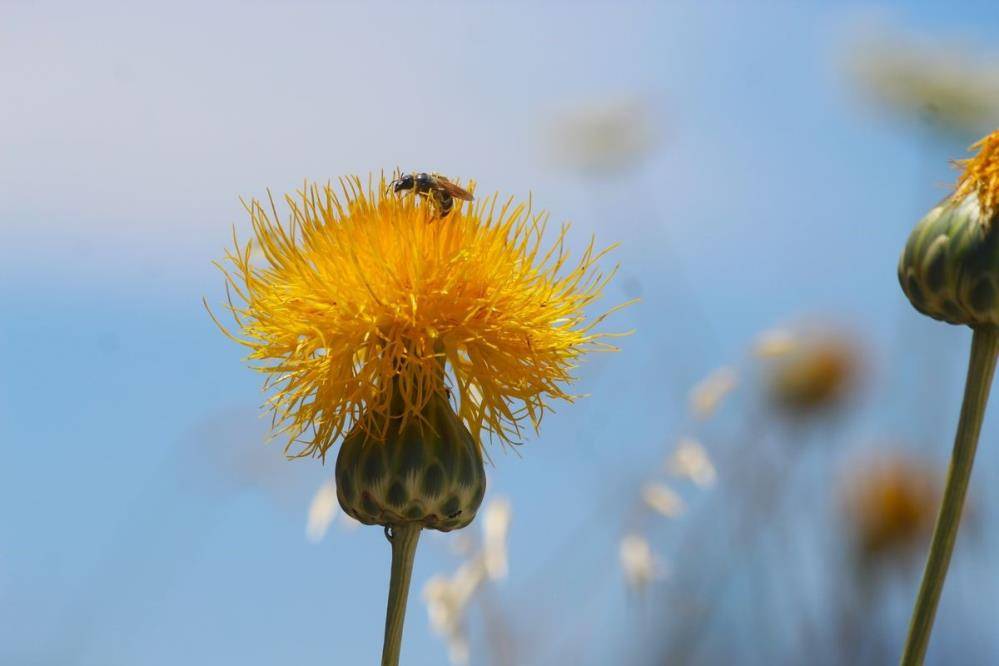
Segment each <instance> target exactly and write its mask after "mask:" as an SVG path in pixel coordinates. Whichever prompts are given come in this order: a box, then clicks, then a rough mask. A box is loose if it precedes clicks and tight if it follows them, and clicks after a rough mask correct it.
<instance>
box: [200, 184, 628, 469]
mask: <svg viewBox="0 0 999 666" xmlns="http://www.w3.org/2000/svg"><path fill="white" fill-rule="evenodd" d="M375 185H376V187H373V185H372V181H371V180H370V179H369V182H368V185H367V187H364V186H363V184H362V182H361V180H360V179H359V178H356V177H350V178H345V179H341V181H340V186H341V191H342V193H341V194H338V193H337V192H336V191H335V189H334V187H333V186H332V185H331V184H327V185H325V186H319V185H316V184H309V183H306V184H305V186H304V187H303V188H302V189H301V190H300V191H298V192H297V193H296V194H295V195H293V196H292V195H289V196H286V197H285V201H286V203H287V206H288V208H289V209H290V219H289V221H288V223H287V224H286V225H283V224H282V223H281V222H280V219H279V215H278V212H277V209H276V206H275V205H274V202H273V199H271V200H270V202H269V204H268V206H267V207H266V208H265V206H264V205H263V204H261V203H260V202H259V201H257V200H252V201H250V202H249V204H244V205H245V207H246V209H247V211H248V212H249V214H250V217H251V220H252V224H253V232H254V237H253V238H252V239H251V240H248V241H246V242H245V243H243V244H240V242H239V241H238V240H237V239H236V237H235V234H234V238H233V242H234V245H235V247H234V249H233V250H231V251H229V252H227V254H226V260H227V263H226V264H219V266H220V268H222V270H223V271H224V272H225V274H226V278H227V288H229V287H231V289H232V291H233V292H234V293H235V296H236V299H232V298H230V301H229V306H228V307H229V309H230V310H231V312H232V314H233V316H234V318H235V321H236V322H237V327H238V329H237V331H235V332H234V333H230V332H229V331H228V330H227V329H226V328H225V327H223V330H224V331H225V332H226V333H227V334H229V335H230V337H232V338H233V339H234V340H236V341H238V342H239V343H241V344H243V345H245V346H246V347H247V348H249V350H250V354H249V356H248V359H249V360H250V361H253V362H255V367H256V368H257V369H258V370H260V371H261V372H264V373H266V374H267V375H268V377H267V380H266V382H265V390H269V391H271V392H272V394H271V397H270V399H269V403H270V408H271V409H272V411H273V419H274V424H275V431H276V432H281V433H284V434H286V435H288V436H289V443H288V447H289V448H288V450H289V454H290V455H295V456H306V455H317V456H322V457H324V456H325V454H326V452H327V451H328V450H329V448H330V447H331V446H332V445H333V444H334V443H335V442H336V441H338V440H339V439H341V438H343V437H344V436H346V435H347V434H348V433H349V432H350V431H352V430H353V429H354V428H361V429H363V431H364V432H366V433H368V434H370V435H375V436H383V434H384V430H385V427H386V423H387V422H388V419H387V418H386V417H387V416H388V415H389V410H390V406H391V408H392V416H402V417H403V420H404V421H405V420H406V419H407V418H413V417H419V415H420V414H421V412H422V410H423V409H424V407H426V406H427V404H428V403H429V402H430V401H431V400H432V399H435V397H436V399H439V398H442V397H443V398H444V399H445V400H448V399H450V398H453V399H455V400H456V405H455V411H456V412H457V414H458V416H459V418H460V419H461V420H462V421H464V423H465V424H466V425H467V427H468V428H469V430H470V431H471V433H472V436H473V437H474V439H475V441H476V442H479V443H481V441H482V435H483V433H484V432H488V433H490V434H491V435H494V436H497V437H498V438H499V439H500V440H501V441H506V442H514V441H516V440H517V439H518V438H519V437H520V435H521V424H522V423H523V422H524V421H525V420H526V421H528V422H529V423H530V424H531V425H532V426H533V427H534V428H535V429H536V428H537V427H538V424H539V423H540V421H541V418H542V415H543V414H544V412H545V411H546V410H548V409H549V401H550V400H552V399H561V400H568V401H572V400H573V399H574V397H576V396H574V395H572V394H570V393H568V392H567V385H568V384H569V383H570V382H572V381H573V379H574V377H573V374H572V371H573V369H574V368H575V367H576V364H577V361H578V360H579V358H580V356H582V355H583V354H584V353H586V352H589V351H595V350H613V349H614V347H612V346H611V345H609V344H608V343H607V342H605V339H606V338H607V337H610V336H611V334H607V333H600V332H596V331H595V330H594V328H595V326H596V325H597V324H598V323H599V322H600V321H602V320H603V318H604V317H606V316H607V314H610V312H606V313H604V314H603V315H601V316H598V317H596V318H592V319H591V318H587V316H586V314H585V310H586V309H587V308H588V307H589V306H590V305H592V304H593V303H594V302H595V301H596V300H597V299H598V297H599V296H600V295H601V292H602V290H603V288H604V287H605V286H606V285H607V283H608V282H609V281H610V279H611V278H612V277H613V274H614V271H611V272H610V273H607V274H605V273H603V272H601V271H600V270H599V268H598V267H597V262H598V261H599V260H600V259H601V258H602V257H603V256H604V255H605V254H606V253H607V252H608V251H609V250H610V249H612V248H607V249H605V250H603V251H597V250H596V249H595V247H594V242H593V241H592V240H591V242H590V244H589V245H588V247H587V248H586V250H585V251H584V252H583V254H582V256H581V257H580V258H579V259H578V260H577V261H575V262H570V260H569V256H568V253H567V250H566V248H565V243H564V241H565V234H566V231H567V229H568V226H567V225H563V226H562V228H561V231H560V232H559V233H558V234H557V236H556V237H555V239H554V241H553V242H551V243H548V244H545V242H544V240H543V235H544V233H545V230H546V227H547V221H548V218H547V215H545V214H535V213H533V212H532V211H531V208H530V204H529V202H528V203H526V204H525V203H515V202H514V201H513V199H508V200H506V201H500V200H499V199H498V197H497V196H496V195H493V196H492V197H489V198H487V199H485V200H480V201H478V202H476V203H475V204H462V205H459V206H456V207H455V210H454V212H453V213H451V214H450V215H448V216H446V217H444V218H437V217H436V211H435V209H434V208H433V207H432V206H429V205H427V204H426V203H425V202H424V201H423V200H422V199H421V198H420V197H416V196H412V195H405V194H404V195H396V194H390V193H386V189H387V187H388V185H387V183H386V179H385V177H384V175H383V176H382V177H381V179H380V181H379V182H378V183H376V184H375ZM469 187H472V185H469ZM257 256H260V257H261V259H259V260H258V259H256V257H257ZM234 301H235V302H234ZM614 309H617V308H614ZM611 311H613V310H611ZM220 326H221V324H220ZM445 368H446V372H445ZM294 444H298V445H299V447H300V448H299V449H298V450H297V451H295V452H294V453H291V447H292V446H293V445H294Z"/></svg>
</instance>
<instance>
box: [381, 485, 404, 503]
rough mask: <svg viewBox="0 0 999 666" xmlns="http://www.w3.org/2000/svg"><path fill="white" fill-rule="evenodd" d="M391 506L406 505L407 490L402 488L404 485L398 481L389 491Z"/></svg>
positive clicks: (388, 496) (388, 497)
mask: <svg viewBox="0 0 999 666" xmlns="http://www.w3.org/2000/svg"><path fill="white" fill-rule="evenodd" d="M386 497H387V499H388V501H389V504H391V505H392V506H402V505H403V504H405V503H406V499H407V497H406V489H405V488H403V487H402V484H401V483H399V482H398V481H396V482H395V483H393V484H392V485H391V486H390V487H389V489H388V495H387V496H386Z"/></svg>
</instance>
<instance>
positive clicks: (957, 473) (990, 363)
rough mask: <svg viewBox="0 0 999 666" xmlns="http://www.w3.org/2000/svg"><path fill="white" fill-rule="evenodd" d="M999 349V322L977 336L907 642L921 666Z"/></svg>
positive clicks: (912, 663)
mask: <svg viewBox="0 0 999 666" xmlns="http://www.w3.org/2000/svg"><path fill="white" fill-rule="evenodd" d="M997 353H999V328H996V327H994V326H988V327H982V328H976V329H975V331H974V335H973V337H972V339H971V360H970V361H969V363H968V379H967V383H966V384H965V386H964V404H963V405H962V406H961V419H960V421H959V422H958V424H957V435H956V436H955V437H954V451H953V453H952V454H951V459H950V470H949V471H948V472H947V486H946V488H945V489H944V496H943V503H942V504H941V505H940V514H939V515H938V516H937V524H936V527H935V528H934V530H933V541H932V543H931V544H930V555H929V558H928V559H927V561H926V570H925V571H924V572H923V582H922V583H921V584H920V586H919V595H918V596H917V597H916V606H915V608H914V609H913V611H912V622H911V623H910V624H909V636H908V638H907V639H906V641H905V652H904V653H903V654H902V662H901V663H902V666H918V665H919V664H922V663H923V659H924V658H925V657H926V646H927V645H928V644H929V640H930V631H932V629H933V618H934V616H935V615H936V610H937V604H938V603H939V601H940V592H941V590H943V584H944V578H945V577H946V576H947V567H948V565H949V564H950V556H951V553H952V552H953V551H954V540H955V539H956V538H957V528H958V526H959V525H960V522H961V513H962V509H963V507H964V497H965V494H966V493H967V490H968V479H969V478H970V477H971V468H972V465H973V464H974V462H975V449H976V448H977V446H978V434H979V432H980V431H981V429H982V419H983V418H984V417H985V405H986V404H987V403H988V400H989V389H990V387H991V386H992V375H993V373H994V372H995V369H996V354H997Z"/></svg>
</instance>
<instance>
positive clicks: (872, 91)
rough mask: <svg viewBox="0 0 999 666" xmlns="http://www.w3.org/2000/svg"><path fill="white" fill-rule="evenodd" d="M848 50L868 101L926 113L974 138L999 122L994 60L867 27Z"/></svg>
mask: <svg viewBox="0 0 999 666" xmlns="http://www.w3.org/2000/svg"><path fill="white" fill-rule="evenodd" d="M870 28H873V29H868V31H867V33H868V34H864V35H862V36H859V37H855V38H854V39H853V40H852V41H851V43H850V44H849V47H848V49H849V50H848V56H847V60H846V66H847V70H848V72H849V74H850V75H851V76H852V77H853V79H854V81H855V83H856V84H857V86H858V87H859V88H860V89H861V91H862V92H863V93H864V94H865V95H866V96H867V97H868V98H869V99H870V100H872V101H874V102H876V103H878V104H880V105H882V106H885V107H888V108H891V109H893V110H896V111H900V112H902V113H908V114H920V115H922V114H927V113H928V114H930V115H931V116H932V117H933V118H934V119H936V120H938V121H939V122H940V123H941V124H943V125H945V126H947V127H949V128H951V129H954V130H957V131H959V132H962V133H967V134H969V135H974V136H977V135H978V134H980V133H982V132H984V131H986V130H991V129H993V128H994V126H995V124H996V122H997V121H999V59H997V56H996V54H988V53H981V52H975V51H973V50H971V49H969V48H968V47H967V46H966V45H964V44H960V43H954V44H949V45H948V44H944V43H941V42H939V41H936V40H931V39H927V38H925V37H917V36H911V35H902V34H899V33H898V32H897V31H896V34H895V35H888V36H886V30H885V26H883V25H877V26H871V27H870Z"/></svg>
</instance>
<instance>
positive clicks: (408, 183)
mask: <svg viewBox="0 0 999 666" xmlns="http://www.w3.org/2000/svg"><path fill="white" fill-rule="evenodd" d="M411 189H413V174H411V173H407V174H406V175H404V176H399V177H398V178H396V179H395V180H393V181H392V191H393V192H402V191H403V190H411Z"/></svg>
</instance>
